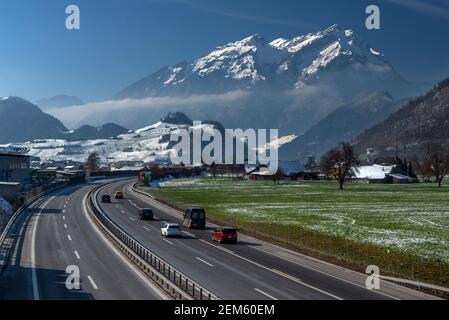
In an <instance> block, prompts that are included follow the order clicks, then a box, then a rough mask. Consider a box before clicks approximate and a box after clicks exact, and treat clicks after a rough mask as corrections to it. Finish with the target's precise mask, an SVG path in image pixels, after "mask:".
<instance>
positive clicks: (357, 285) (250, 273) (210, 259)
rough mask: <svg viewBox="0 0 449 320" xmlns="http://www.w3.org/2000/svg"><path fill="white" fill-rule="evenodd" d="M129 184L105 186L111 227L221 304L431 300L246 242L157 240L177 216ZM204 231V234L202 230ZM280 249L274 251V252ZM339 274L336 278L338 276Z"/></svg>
mask: <svg viewBox="0 0 449 320" xmlns="http://www.w3.org/2000/svg"><path fill="white" fill-rule="evenodd" d="M134 182H135V180H128V181H126V180H124V181H123V180H122V181H118V182H114V183H112V184H107V185H105V186H104V187H103V188H100V190H99V192H98V193H97V199H96V200H97V202H98V203H99V204H100V205H101V207H102V209H103V211H104V212H106V214H107V215H108V216H109V218H110V219H112V220H113V221H114V222H115V223H116V224H118V225H120V226H121V227H122V228H123V230H124V231H125V232H127V233H129V234H130V235H132V236H133V237H134V238H135V239H136V240H138V241H139V242H140V243H142V244H143V245H145V246H146V247H147V248H149V249H150V250H151V251H153V252H154V253H156V254H158V255H159V256H161V257H163V258H164V259H165V260H166V261H167V262H168V263H170V264H171V265H172V266H173V267H175V268H177V269H178V270H180V271H182V272H183V273H184V274H185V275H186V276H188V277H190V278H191V279H193V280H194V281H196V282H198V283H199V284H201V285H202V286H204V287H205V288H207V289H208V290H210V291H212V292H213V293H214V294H216V295H217V296H219V297H220V298H222V299H273V300H284V299H319V300H325V299H326V300H327V299H338V300H346V299H372V300H376V299H426V298H429V299H430V298H432V297H431V296H428V295H425V294H422V293H419V292H416V291H413V290H410V289H406V288H403V287H400V286H397V285H393V284H390V283H387V282H385V281H383V282H382V284H383V287H384V289H383V290H382V291H370V290H367V289H366V288H365V287H364V282H365V278H366V276H364V275H361V274H358V273H355V272H351V271H349V270H345V269H343V268H340V267H337V266H333V265H330V264H327V263H324V262H320V261H317V260H314V259H313V260H311V261H312V262H313V264H315V265H318V266H317V268H314V267H312V266H311V263H310V261H304V260H310V259H308V258H306V257H303V256H300V255H293V258H289V259H287V258H285V257H281V256H280V255H278V254H277V253H276V250H277V249H278V248H275V251H274V252H273V251H271V252H270V251H269V250H265V248H264V246H263V245H261V244H260V242H258V241H256V240H255V239H251V238H248V237H246V238H245V239H244V240H243V241H241V242H240V243H239V244H238V245H224V244H222V245H218V244H216V243H213V242H212V241H211V234H210V232H211V230H210V228H209V230H190V231H189V232H187V231H184V233H183V237H181V238H179V239H176V238H175V239H172V238H170V239H165V238H163V237H161V233H160V227H161V225H162V222H164V221H166V222H177V223H180V222H181V219H182V218H181V215H180V213H179V212H177V211H176V210H174V209H172V208H169V207H167V206H165V205H162V204H160V203H159V202H157V201H155V200H153V199H151V198H150V197H147V196H144V195H141V194H138V193H136V192H134V191H132V184H133V183H134ZM116 190H124V191H125V199H122V200H117V199H113V201H112V203H110V204H109V203H106V204H105V203H101V196H102V195H104V194H109V195H113V193H114V192H115V191H116ZM141 208H151V209H153V211H154V213H155V217H156V219H155V221H140V220H138V219H137V213H138V211H139V209H141ZM206 229H208V228H206ZM279 249H280V248H279ZM342 273H343V274H344V275H343V276H342V277H339V276H338V275H339V274H342Z"/></svg>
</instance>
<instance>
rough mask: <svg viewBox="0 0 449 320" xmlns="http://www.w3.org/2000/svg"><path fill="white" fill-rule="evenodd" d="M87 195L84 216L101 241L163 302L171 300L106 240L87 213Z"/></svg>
mask: <svg viewBox="0 0 449 320" xmlns="http://www.w3.org/2000/svg"><path fill="white" fill-rule="evenodd" d="M87 210H88V209H87V194H86V195H85V196H84V198H83V212H84V216H85V218H86V219H87V221H89V222H90V224H89V225H90V226H91V227H92V229H93V230H94V231H95V232H96V233H97V235H98V236H99V237H100V238H101V240H103V243H104V244H105V245H106V246H108V248H110V249H111V251H112V252H113V253H115V255H116V256H117V258H118V259H119V260H120V261H122V262H123V263H124V264H126V265H127V266H128V268H129V269H130V270H132V271H133V272H134V274H135V275H136V276H137V277H139V278H140V279H141V280H142V282H143V283H145V284H146V285H147V286H148V287H149V288H151V289H152V291H153V292H156V293H157V294H158V295H159V297H161V299H163V300H171V297H169V296H168V295H167V294H166V293H165V292H164V291H163V290H162V289H161V288H160V287H159V286H157V285H156V284H154V283H153V282H152V281H150V280H148V278H147V277H145V276H144V275H143V274H142V272H141V271H140V270H138V269H137V267H136V266H135V265H133V264H131V262H129V260H128V259H127V258H125V257H124V256H123V254H122V253H121V252H119V251H118V249H117V248H116V247H115V246H114V245H112V243H111V242H110V241H109V240H108V239H107V238H106V236H105V235H104V234H103V233H102V232H101V231H100V229H98V227H97V225H96V224H95V222H94V221H93V220H92V218H91V217H90V216H89V213H88V212H87Z"/></svg>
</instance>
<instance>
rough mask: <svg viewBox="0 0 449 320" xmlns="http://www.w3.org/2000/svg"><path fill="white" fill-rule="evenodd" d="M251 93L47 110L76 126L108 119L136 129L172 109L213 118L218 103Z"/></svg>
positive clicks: (95, 123) (237, 92)
mask: <svg viewBox="0 0 449 320" xmlns="http://www.w3.org/2000/svg"><path fill="white" fill-rule="evenodd" d="M247 95H248V93H247V92H244V91H231V92H227V93H224V94H217V95H192V96H189V97H152V98H144V99H124V100H109V101H103V102H95V103H87V104H84V105H79V106H71V107H66V108H57V109H48V110H46V112H47V113H49V114H51V115H53V116H55V117H56V118H58V119H59V120H61V121H62V122H63V123H64V124H65V125H66V126H67V127H69V128H72V129H73V128H77V127H79V126H80V125H83V124H90V125H100V124H104V123H107V122H115V123H117V124H120V125H123V126H125V127H128V128H131V129H136V128H139V127H141V126H145V125H148V124H152V123H153V122H155V121H157V120H158V119H159V118H160V117H162V116H164V115H166V114H167V113H168V112H172V111H182V112H185V113H186V114H187V115H188V116H192V117H193V116H197V115H198V114H199V113H203V112H204V114H205V116H206V117H212V118H213V114H214V110H213V109H215V107H221V106H223V105H226V106H228V103H231V102H234V101H237V100H240V99H243V98H245V97H246V96H247ZM206 107H207V108H206Z"/></svg>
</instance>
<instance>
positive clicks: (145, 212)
mask: <svg viewBox="0 0 449 320" xmlns="http://www.w3.org/2000/svg"><path fill="white" fill-rule="evenodd" d="M137 218H138V219H139V220H154V214H153V210H151V209H148V208H143V209H142V210H140V212H139V214H138V216H137Z"/></svg>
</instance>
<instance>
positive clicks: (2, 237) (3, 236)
mask: <svg viewBox="0 0 449 320" xmlns="http://www.w3.org/2000/svg"><path fill="white" fill-rule="evenodd" d="M66 186H67V185H66V184H59V185H57V186H55V187H51V188H49V189H47V190H45V191H43V192H41V193H39V194H37V195H35V196H34V197H32V198H30V199H28V200H27V201H26V202H25V203H24V204H23V205H21V206H20V207H19V208H18V209H17V210H16V211H15V212H14V213H13V215H12V216H11V218H9V221H8V223H7V224H6V226H5V228H4V229H3V231H2V232H1V234H0V250H1V251H3V246H4V242H5V239H6V236H7V235H8V233H9V232H10V230H11V228H12V226H13V224H14V223H15V222H16V220H17V218H18V217H19V216H20V215H21V214H22V213H23V212H24V211H25V209H26V208H28V206H30V205H31V204H32V203H33V202H35V201H36V200H38V199H39V198H41V197H43V196H45V195H47V194H49V193H51V192H53V191H55V190H58V189H62V188H63V187H66ZM6 251H7V252H2V254H4V257H3V260H4V261H6V260H7V258H8V255H9V250H8V249H6ZM2 268H3V265H1V264H0V273H1V271H2Z"/></svg>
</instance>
